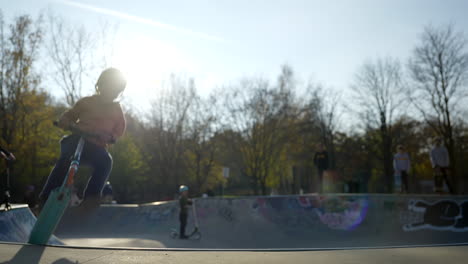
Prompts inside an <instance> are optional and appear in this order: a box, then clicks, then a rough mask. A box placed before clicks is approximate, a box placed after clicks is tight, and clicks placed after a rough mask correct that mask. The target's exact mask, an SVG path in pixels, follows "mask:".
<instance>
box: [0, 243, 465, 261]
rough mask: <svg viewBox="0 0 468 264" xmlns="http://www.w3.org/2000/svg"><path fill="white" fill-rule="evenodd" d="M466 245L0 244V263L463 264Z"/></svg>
mask: <svg viewBox="0 0 468 264" xmlns="http://www.w3.org/2000/svg"><path fill="white" fill-rule="evenodd" d="M467 252H468V246H459V247H431V248H395V249H372V250H333V251H300V252H248V251H240V252H239V251H235V252H229V251H211V252H210V251H207V252H205V251H202V252H200V251H155V250H146V251H143V250H103V249H74V248H60V247H43V246H33V245H11V244H0V263H12V264H16V263H18V264H24V263H28V264H29V263H30V264H35V263H53V264H75V263H87V264H94V263H96V264H97V263H100V264H101V263H102V264H106V263H138V264H143V263H152V264H153V263H177V264H184V263H190V264H193V263H203V264H212V263H241V264H242V263H268V264H275V263H294V264H301V263H307V264H310V263H329V264H332V263H349V264H366V263H369V264H374V263H379V264H398V263H410V264H432V263H450V264H462V263H463V264H465V263H466V262H467V257H468V253H467Z"/></svg>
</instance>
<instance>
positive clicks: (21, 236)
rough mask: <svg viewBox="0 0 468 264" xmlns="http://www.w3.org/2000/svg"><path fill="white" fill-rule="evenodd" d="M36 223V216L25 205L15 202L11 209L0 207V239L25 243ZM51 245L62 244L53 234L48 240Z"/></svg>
mask: <svg viewBox="0 0 468 264" xmlns="http://www.w3.org/2000/svg"><path fill="white" fill-rule="evenodd" d="M34 223H36V217H35V216H34V214H33V213H32V212H31V210H29V207H28V206H27V205H23V204H20V205H18V204H15V205H12V208H11V210H8V211H6V210H5V209H4V208H0V241H7V242H17V243H26V242H28V239H29V234H30V233H31V230H32V228H33V226H34ZM49 244H51V245H62V244H63V243H62V242H60V241H59V240H58V239H57V238H56V237H55V236H53V237H52V238H51V239H50V240H49Z"/></svg>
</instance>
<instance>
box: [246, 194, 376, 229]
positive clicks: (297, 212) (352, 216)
mask: <svg viewBox="0 0 468 264" xmlns="http://www.w3.org/2000/svg"><path fill="white" fill-rule="evenodd" d="M367 208H368V200H367V198H364V197H359V198H355V197H351V196H350V197H343V196H341V197H338V196H299V197H275V198H269V199H265V198H258V199H257V202H256V203H254V204H253V205H252V209H253V210H255V212H258V213H260V214H261V215H263V217H264V218H266V219H267V220H268V221H270V222H273V223H275V224H278V225H281V226H291V227H304V228H310V229H312V228H319V225H318V224H320V223H323V224H325V225H327V226H328V227H329V228H331V229H339V230H352V229H354V228H356V227H357V226H358V225H359V224H361V222H362V221H363V220H364V218H365V217H366V214H367Z"/></svg>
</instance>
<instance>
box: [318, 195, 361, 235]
mask: <svg viewBox="0 0 468 264" xmlns="http://www.w3.org/2000/svg"><path fill="white" fill-rule="evenodd" d="M368 204H369V203H368V200H367V199H365V198H359V199H355V198H352V197H343V196H341V197H333V196H331V197H320V199H319V205H318V206H317V207H316V208H315V212H316V213H317V215H318V217H319V218H320V221H321V222H322V223H324V224H325V225H327V226H328V227H329V228H332V229H339V230H353V229H355V228H356V227H357V226H359V225H360V224H361V223H362V221H363V220H364V219H365V217H366V215H367V210H368Z"/></svg>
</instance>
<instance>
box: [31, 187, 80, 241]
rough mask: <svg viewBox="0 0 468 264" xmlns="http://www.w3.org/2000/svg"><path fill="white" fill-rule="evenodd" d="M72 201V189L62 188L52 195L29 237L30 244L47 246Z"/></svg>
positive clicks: (54, 191)
mask: <svg viewBox="0 0 468 264" xmlns="http://www.w3.org/2000/svg"><path fill="white" fill-rule="evenodd" d="M70 199H71V189H70V188H69V187H67V186H62V187H60V188H57V189H55V190H53V191H52V192H51V193H50V196H49V198H48V199H47V202H46V203H45V205H44V208H43V209H42V211H41V214H40V215H39V217H38V219H37V221H36V224H35V225H34V227H33V230H32V231H31V235H30V236H29V241H28V242H29V243H31V244H38V245H45V244H47V242H48V241H49V239H50V237H51V236H52V233H53V232H54V231H55V228H56V227H57V225H58V223H59V222H60V219H61V218H62V216H63V214H64V213H65V210H66V209H67V207H68V204H69V203H70Z"/></svg>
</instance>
